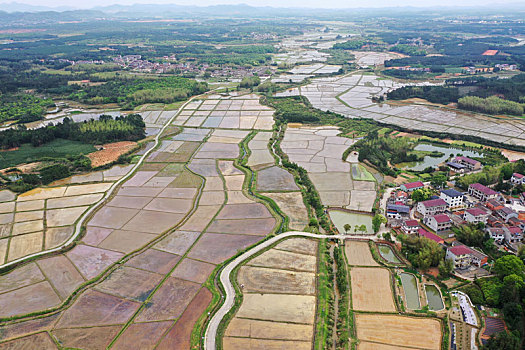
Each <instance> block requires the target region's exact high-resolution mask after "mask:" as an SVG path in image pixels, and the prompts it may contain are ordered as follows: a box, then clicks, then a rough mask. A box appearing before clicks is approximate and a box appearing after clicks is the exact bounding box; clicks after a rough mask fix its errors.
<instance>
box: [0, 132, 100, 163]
mask: <svg viewBox="0 0 525 350" xmlns="http://www.w3.org/2000/svg"><path fill="white" fill-rule="evenodd" d="M94 151H96V149H95V147H93V145H89V144H86V143H82V142H79V141H70V140H64V139H56V140H54V141H51V142H49V143H47V144H45V145H43V146H40V147H33V146H31V145H29V144H24V145H22V146H20V148H19V149H17V150H15V151H4V152H0V169H3V168H8V167H12V166H16V165H18V164H23V163H30V162H36V161H39V160H43V159H44V158H47V157H49V158H54V159H56V158H60V157H65V156H68V155H79V154H87V153H91V152H94Z"/></svg>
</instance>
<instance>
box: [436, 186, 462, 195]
mask: <svg viewBox="0 0 525 350" xmlns="http://www.w3.org/2000/svg"><path fill="white" fill-rule="evenodd" d="M441 193H444V194H446V195H447V196H449V197H463V193H461V192H459V191H456V190H455V189H453V188H449V189H447V190H443V191H441Z"/></svg>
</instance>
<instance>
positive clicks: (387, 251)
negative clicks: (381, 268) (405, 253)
mask: <svg viewBox="0 0 525 350" xmlns="http://www.w3.org/2000/svg"><path fill="white" fill-rule="evenodd" d="M378 247H379V254H381V257H382V258H383V259H385V260H386V261H388V262H389V263H393V264H399V263H400V262H401V261H400V260H399V259H398V258H397V256H396V254H394V251H393V250H392V247H390V246H388V245H385V244H378Z"/></svg>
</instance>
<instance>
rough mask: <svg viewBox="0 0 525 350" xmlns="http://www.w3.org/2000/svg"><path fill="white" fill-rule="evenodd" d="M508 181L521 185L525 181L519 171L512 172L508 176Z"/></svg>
mask: <svg viewBox="0 0 525 350" xmlns="http://www.w3.org/2000/svg"><path fill="white" fill-rule="evenodd" d="M510 182H511V183H512V184H514V185H522V184H524V183H525V175H522V174H520V173H514V174H512V177H511V178H510Z"/></svg>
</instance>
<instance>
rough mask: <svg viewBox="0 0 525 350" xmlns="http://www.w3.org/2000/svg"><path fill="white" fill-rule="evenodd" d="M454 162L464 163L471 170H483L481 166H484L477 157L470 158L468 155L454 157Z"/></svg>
mask: <svg viewBox="0 0 525 350" xmlns="http://www.w3.org/2000/svg"><path fill="white" fill-rule="evenodd" d="M453 162H454V163H457V164H461V165H463V166H464V167H465V168H467V169H468V170H469V171H476V170H481V168H482V167H483V166H482V165H481V162H479V161H477V160H475V159H470V158H468V157H464V156H458V157H456V158H454V160H453Z"/></svg>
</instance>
